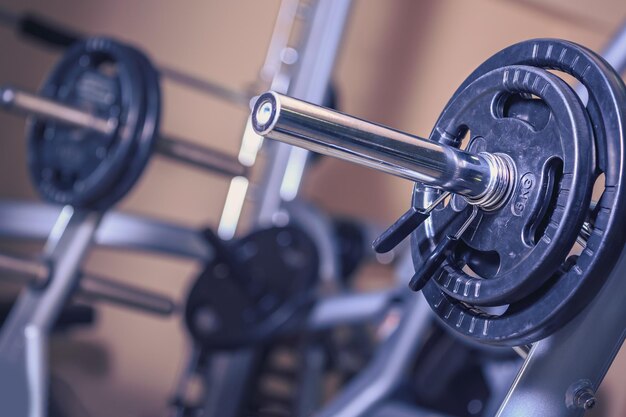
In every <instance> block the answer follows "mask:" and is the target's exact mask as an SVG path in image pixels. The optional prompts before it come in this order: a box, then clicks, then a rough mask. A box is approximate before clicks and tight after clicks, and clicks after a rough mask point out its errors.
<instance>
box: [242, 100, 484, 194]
mask: <svg viewBox="0 0 626 417" xmlns="http://www.w3.org/2000/svg"><path fill="white" fill-rule="evenodd" d="M252 126H253V128H254V130H255V131H256V132H257V133H258V134H260V135H262V136H264V137H267V138H270V139H275V140H279V141H281V142H285V143H288V144H290V145H295V146H299V147H302V148H305V149H308V150H310V151H314V152H319V153H321V154H324V155H329V156H334V157H337V158H340V159H344V160H346V161H350V162H354V163H357V164H359V165H363V166H367V167H370V168H374V169H377V170H379V171H383V172H386V173H389V174H393V175H396V176H399V177H402V178H406V179H409V180H412V181H416V182H421V183H424V184H426V185H429V186H432V187H436V188H439V189H442V190H445V191H450V192H453V193H456V194H461V195H464V196H467V197H469V198H472V199H476V198H481V197H483V196H485V194H487V193H490V192H491V191H490V190H491V189H492V188H493V183H494V180H495V179H496V178H495V177H496V176H497V169H496V168H495V167H494V165H493V164H492V163H491V161H490V160H489V157H488V155H487V154H478V155H474V154H471V153H468V152H464V151H461V150H458V149H456V148H453V147H451V146H446V145H442V144H439V143H435V142H432V141H429V140H426V139H422V138H419V137H417V136H412V135H409V134H406V133H402V132H399V131H397V130H393V129H390V128H387V127H384V126H381V125H377V124H374V123H370V122H367V121H364V120H361V119H357V118H355V117H351V116H348V115H345V114H342V113H339V112H336V111H333V110H329V109H326V108H323V107H320V106H316V105H313V104H310V103H307V102H304V101H301V100H297V99H294V98H291V97H287V96H284V95H281V94H278V93H275V92H268V93H264V94H262V95H261V96H260V97H259V99H258V100H257V102H256V104H255V106H254V109H253V111H252Z"/></svg>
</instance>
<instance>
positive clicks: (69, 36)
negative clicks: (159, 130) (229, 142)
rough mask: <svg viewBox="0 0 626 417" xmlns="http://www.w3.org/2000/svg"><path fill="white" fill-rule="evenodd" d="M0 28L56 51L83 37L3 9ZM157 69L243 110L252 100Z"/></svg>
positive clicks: (167, 69)
mask: <svg viewBox="0 0 626 417" xmlns="http://www.w3.org/2000/svg"><path fill="white" fill-rule="evenodd" d="M0 25H3V26H7V27H10V28H11V29H13V30H15V31H16V32H18V33H20V34H22V35H26V36H28V37H30V38H31V39H35V40H37V41H39V42H42V43H44V44H47V45H48V46H53V47H56V48H67V47H69V46H70V45H72V44H73V43H74V42H78V41H79V40H81V39H82V38H83V37H84V35H82V34H79V33H78V32H76V31H74V30H73V29H68V28H66V27H63V26H61V25H60V24H59V23H57V22H51V21H49V20H48V19H47V18H44V17H41V16H37V15H34V14H32V13H22V14H18V13H14V12H11V11H10V10H7V9H5V8H0ZM157 67H158V70H159V73H160V74H161V76H162V77H164V78H167V79H169V80H170V81H173V82H175V83H178V84H180V85H183V86H185V87H188V88H190V89H193V90H195V91H201V92H203V93H206V94H209V95H212V96H215V97H218V98H220V99H223V100H226V101H229V102H231V103H234V104H237V105H242V106H247V105H248V103H249V101H250V99H251V98H252V97H251V95H250V94H247V93H246V92H243V91H238V90H234V89H231V88H228V87H225V86H223V85H220V84H218V83H216V82H213V81H209V80H205V79H201V78H198V77H195V76H193V75H191V74H188V73H185V72H183V71H181V70H178V69H175V68H172V67H169V66H165V65H162V64H161V65H157Z"/></svg>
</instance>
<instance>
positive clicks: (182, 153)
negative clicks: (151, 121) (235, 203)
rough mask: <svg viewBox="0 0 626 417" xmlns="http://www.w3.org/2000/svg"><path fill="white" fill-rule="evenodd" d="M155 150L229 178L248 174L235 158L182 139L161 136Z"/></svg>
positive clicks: (245, 168)
mask: <svg viewBox="0 0 626 417" xmlns="http://www.w3.org/2000/svg"><path fill="white" fill-rule="evenodd" d="M155 150H156V151H157V152H158V153H159V154H160V155H162V156H165V157H168V158H170V159H174V160H176V161H179V162H183V163H185V164H187V165H192V166H195V167H198V168H202V169H206V170H209V171H213V172H214V173H217V174H222V175H225V176H228V177H237V176H245V175H246V174H247V172H248V170H247V167H245V166H244V165H242V164H241V163H239V160H238V159H237V158H236V157H234V156H231V155H227V154H225V153H222V152H219V151H216V150H214V149H210V148H206V147H204V146H200V145H196V144H193V143H191V142H187V141H183V140H181V139H173V138H169V137H165V136H160V137H159V140H158V141H157V143H156V147H155Z"/></svg>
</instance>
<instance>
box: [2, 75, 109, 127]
mask: <svg viewBox="0 0 626 417" xmlns="http://www.w3.org/2000/svg"><path fill="white" fill-rule="evenodd" d="M0 105H1V106H2V107H4V108H5V109H6V110H11V111H14V112H16V113H20V114H24V115H26V116H37V117H42V118H44V119H48V120H54V121H58V122H62V123H64V124H68V125H70V126H76V127H81V128H85V129H91V130H95V131H97V132H100V133H103V134H105V135H109V134H111V133H113V131H114V130H115V129H116V127H117V123H116V122H115V121H114V119H103V118H100V117H97V116H94V115H93V114H91V113H90V112H87V111H84V110H81V109H78V108H75V107H71V106H69V105H67V104H61V103H58V102H56V101H54V100H51V99H49V98H45V97H41V96H38V95H36V94H31V93H28V92H26V91H22V90H18V89H16V88H13V87H6V86H5V87H0Z"/></svg>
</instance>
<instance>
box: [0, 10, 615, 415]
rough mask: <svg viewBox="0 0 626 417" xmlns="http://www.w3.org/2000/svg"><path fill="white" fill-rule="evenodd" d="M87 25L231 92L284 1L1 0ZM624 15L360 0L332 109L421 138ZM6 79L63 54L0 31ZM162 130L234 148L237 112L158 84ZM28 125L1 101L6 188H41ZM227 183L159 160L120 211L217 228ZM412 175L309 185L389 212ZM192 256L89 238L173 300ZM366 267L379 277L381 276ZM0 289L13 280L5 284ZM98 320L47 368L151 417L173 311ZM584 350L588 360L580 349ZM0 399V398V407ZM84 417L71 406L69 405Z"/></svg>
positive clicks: (109, 407)
mask: <svg viewBox="0 0 626 417" xmlns="http://www.w3.org/2000/svg"><path fill="white" fill-rule="evenodd" d="M0 5H2V7H3V8H6V9H8V10H11V11H14V12H22V11H31V12H36V13H39V14H42V15H43V16H47V17H49V18H51V19H53V20H56V21H58V22H60V23H63V24H66V25H68V26H70V27H74V28H76V29H77V30H79V31H81V32H83V33H90V34H102V35H110V36H113V37H117V38H120V39H122V40H124V41H128V42H130V43H133V44H136V45H138V46H140V47H141V48H143V49H144V50H145V51H146V52H147V53H148V54H149V55H150V57H151V58H152V59H153V60H154V61H156V62H158V63H162V64H167V65H169V66H172V67H175V68H179V69H181V70H184V71H186V72H189V73H192V74H195V75H197V76H198V77H201V78H206V79H209V80H213V81H218V82H220V83H222V84H224V85H226V86H229V87H231V88H235V89H242V88H247V87H249V86H250V85H252V84H253V83H254V81H255V80H256V77H257V73H258V70H259V68H260V67H261V64H262V63H263V59H264V57H265V53H266V48H267V46H268V42H269V38H270V34H271V31H272V27H273V24H274V19H275V17H276V13H277V10H278V6H279V1H278V0H264V1H253V0H230V1H217V0H210V1H209V0H204V1H200V0H194V1H191V0H187V1H184V2H173V1H165V0H141V1H139V0H137V1H125V0H108V1H99V2H96V1H84V0H82V1H81V0H47V1H43V0H0ZM625 18H626V3H624V1H623V0H598V1H595V2H593V3H592V2H588V1H585V0H515V1H514V0H508V1H507V0H500V1H497V0H475V1H471V2H463V1H455V0H444V1H442V0H393V1H385V2H383V1H375V0H356V1H355V2H354V7H353V11H352V14H351V17H350V20H349V26H348V30H347V33H346V36H345V42H344V45H343V49H342V51H341V54H340V58H339V61H338V67H337V71H336V74H335V81H336V85H337V88H338V93H339V108H340V109H341V110H342V111H345V112H347V113H349V114H353V115H357V116H359V117H362V118H365V119H368V120H372V121H376V122H379V123H383V124H386V125H390V126H393V127H395V128H398V129H401V130H404V131H408V132H414V133H416V134H419V135H422V136H425V135H427V134H428V133H429V131H430V128H431V127H432V125H433V123H434V122H435V120H436V118H437V116H438V115H439V112H440V111H441V109H442V108H443V106H444V105H445V104H446V102H447V100H448V99H449V97H450V96H451V94H452V93H453V92H454V90H455V89H456V88H457V86H458V85H459V84H460V83H461V82H462V81H463V80H464V78H465V77H466V76H467V75H468V74H469V73H470V72H471V71H472V70H473V69H474V68H475V67H476V66H478V65H479V64H480V63H481V62H483V61H484V60H485V59H486V58H487V57H489V56H490V55H492V54H493V53H495V52H496V51H498V50H500V49H502V48H504V47H505V46H508V45H510V44H512V43H514V42H517V41H520V40H525V39H529V38H534V37H558V38H564V39H568V40H572V41H575V42H579V43H581V44H583V45H586V46H588V47H590V48H592V49H594V50H600V49H601V47H602V45H603V44H604V43H605V42H606V41H607V40H608V39H609V38H610V37H611V35H612V33H613V32H614V31H615V30H616V29H617V27H618V25H619V24H620V23H621V22H622V21H623V20H624V19H625ZM0 57H1V58H0V62H1V64H0V83H11V84H13V85H16V86H20V87H24V88H26V89H28V90H35V89H36V88H37V87H38V86H39V85H40V83H41V82H42V80H43V78H44V77H45V76H46V74H47V73H48V72H49V71H50V69H51V67H52V66H53V65H54V63H55V61H56V60H57V59H58V57H59V55H58V53H56V52H53V51H46V50H45V49H44V48H41V47H40V46H37V45H34V44H32V43H29V42H24V41H23V40H20V39H18V38H17V37H16V36H15V35H14V34H13V33H12V32H11V31H10V30H8V29H6V28H2V27H0ZM164 105H165V107H164V119H163V130H165V131H167V132H173V133H175V134H177V135H180V136H182V137H185V138H192V139H194V140H196V141H197V142H198V143H201V144H205V145H208V146H211V147H214V148H218V149H220V150H223V151H226V152H229V153H232V154H233V155H235V154H236V153H237V152H238V149H239V145H240V140H241V135H242V133H243V130H244V126H245V121H246V117H247V115H248V113H247V111H246V109H244V108H239V107H236V106H234V105H231V104H228V103H225V102H223V101H220V100H218V99H214V98H211V97H207V96H205V95H201V94H198V93H195V92H193V91H190V90H186V89H183V88H180V87H178V86H173V85H170V84H168V82H167V81H166V82H165V84H164ZM23 132H24V122H23V120H22V119H21V118H19V117H16V116H11V115H6V114H4V113H0V134H1V135H2V141H1V142H0V143H1V144H0V149H1V151H0V197H1V198H14V199H15V198H18V199H36V198H37V197H36V195H35V192H34V191H33V188H32V186H31V184H30V183H29V179H28V175H27V172H26V164H25V161H26V147H25V144H24V140H23V137H24V133H23ZM227 186H228V181H227V180H225V179H223V178H220V177H217V176H211V175H206V173H203V172H202V171H199V170H195V169H193V168H188V167H183V166H181V165H179V164H175V163H171V162H169V161H167V160H163V159H160V158H153V160H152V161H151V162H150V165H149V167H148V170H147V173H146V174H145V175H144V176H143V177H142V179H141V182H140V184H139V186H137V187H136V188H135V189H134V190H133V191H132V193H131V195H130V196H129V197H127V198H126V199H125V200H124V201H123V202H122V204H121V206H120V207H118V208H119V209H122V210H127V211H132V212H138V213H143V214H147V215H150V216H154V217H157V218H162V219H166V220H172V221H175V222H177V223H181V224H186V225H190V226H194V227H204V226H211V227H215V226H217V222H218V219H219V217H220V215H221V211H222V208H223V204H224V198H225V195H226V190H227ZM410 189H411V184H410V183H409V182H407V181H403V180H399V179H396V178H393V177H391V176H385V175H382V174H378V173H376V172H373V171H369V170H367V169H364V168H359V167H357V166H355V165H351V164H347V163H342V162H341V161H338V160H334V159H333V160H331V159H324V160H323V161H321V163H320V164H318V165H317V166H316V167H315V168H314V169H313V170H312V172H311V174H310V175H309V176H308V177H307V178H306V183H305V186H304V195H305V196H306V198H308V199H310V200H313V201H315V203H316V204H318V205H319V206H320V207H322V208H324V209H326V210H328V211H330V212H332V213H338V214H343V215H347V216H353V217H357V218H364V219H370V220H374V221H375V222H377V223H380V224H381V225H384V224H388V223H389V222H391V221H393V220H394V219H395V218H396V217H397V216H398V215H399V214H401V213H402V212H403V210H404V209H405V208H406V204H407V202H408V200H409V196H410ZM199 267H200V265H197V264H193V263H190V262H187V261H181V260H180V259H174V258H164V257H160V256H159V257H156V256H148V255H145V256H138V255H137V254H133V255H125V254H124V253H120V252H113V251H107V250H104V249H97V250H94V251H92V254H91V256H90V258H89V260H88V263H87V269H88V270H90V271H94V272H101V273H106V275H107V276H112V277H116V278H119V279H122V280H127V281H128V282H130V283H140V284H141V286H142V287H145V288H152V289H155V290H159V291H162V292H166V293H168V294H170V295H172V296H173V297H176V298H177V299H180V300H182V299H183V298H184V295H185V294H186V291H187V289H188V285H189V284H190V282H191V279H192V278H193V277H194V275H195V274H196V273H197V272H198V270H199ZM364 275H367V276H369V277H370V279H365V280H363V282H364V284H363V285H364V286H368V287H372V286H384V285H385V283H386V280H385V279H379V278H381V277H382V278H385V277H389V276H390V272H389V271H386V270H384V269H383V268H381V267H377V268H374V267H372V268H370V269H368V270H366V271H364ZM374 277H375V278H374ZM2 285H3V286H4V287H2V291H4V292H5V293H6V292H7V291H13V290H14V289H13V288H9V287H8V286H7V285H6V284H4V283H2ZM98 313H99V315H98V321H97V323H96V325H95V326H93V327H91V328H87V329H80V330H77V331H75V332H73V333H72V334H71V337H69V338H68V337H67V336H59V337H56V338H55V339H54V340H53V345H52V366H53V370H54V372H55V373H56V374H57V375H59V376H60V377H62V378H63V379H64V380H66V382H67V383H68V384H69V386H70V387H71V389H72V390H74V391H75V392H76V394H77V395H78V397H79V398H80V399H81V402H82V403H83V404H84V406H85V407H86V410H87V411H88V412H89V415H91V416H94V417H104V416H119V417H125V416H133V417H137V416H140V417H144V416H145V417H147V416H160V415H163V414H164V412H165V410H166V403H167V400H168V398H169V397H170V395H171V391H172V389H173V387H174V382H175V379H176V377H177V375H178V373H179V371H180V368H181V366H182V365H183V362H184V355H185V354H186V352H187V349H188V343H187V342H188V341H187V336H186V334H185V331H184V328H183V325H182V323H181V322H180V320H179V319H178V318H177V317H176V316H174V317H172V318H168V319H160V318H157V317H155V316H149V315H144V314H140V313H134V312H132V311H128V310H122V309H119V308H117V307H114V306H110V305H98ZM581 360H584V358H581ZM625 370H626V354H622V355H620V356H618V358H617V360H616V362H615V363H614V365H613V367H612V368H611V370H610V372H609V375H608V376H607V378H606V379H605V381H604V385H603V387H602V389H601V393H600V404H601V405H602V407H598V409H597V410H594V413H593V414H594V415H600V416H608V417H619V416H624V415H626V395H624V394H625V392H624V384H625V382H626V380H625V378H624V371H625ZM0 407H1V405H0ZM77 415H80V412H78V414H77Z"/></svg>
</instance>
